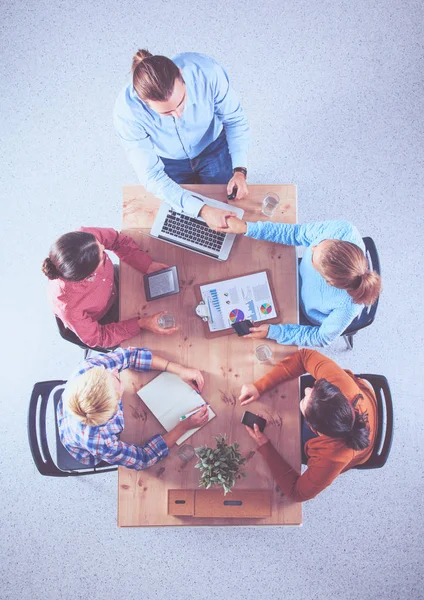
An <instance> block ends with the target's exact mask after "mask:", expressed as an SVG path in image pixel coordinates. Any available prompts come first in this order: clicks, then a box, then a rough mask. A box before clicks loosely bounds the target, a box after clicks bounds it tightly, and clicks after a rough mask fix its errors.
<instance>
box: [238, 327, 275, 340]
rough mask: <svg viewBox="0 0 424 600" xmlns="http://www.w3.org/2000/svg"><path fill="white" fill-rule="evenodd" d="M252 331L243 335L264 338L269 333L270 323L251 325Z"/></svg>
mask: <svg viewBox="0 0 424 600" xmlns="http://www.w3.org/2000/svg"><path fill="white" fill-rule="evenodd" d="M249 331H250V333H248V334H247V335H245V336H243V337H245V338H250V339H252V340H263V339H264V338H266V336H267V335H268V331H269V325H259V327H250V329H249Z"/></svg>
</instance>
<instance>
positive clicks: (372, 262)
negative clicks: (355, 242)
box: [299, 237, 381, 350]
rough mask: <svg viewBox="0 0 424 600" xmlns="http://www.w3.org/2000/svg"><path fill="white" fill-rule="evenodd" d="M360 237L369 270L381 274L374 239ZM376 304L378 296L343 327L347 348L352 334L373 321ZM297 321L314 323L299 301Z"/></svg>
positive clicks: (349, 347)
mask: <svg viewBox="0 0 424 600" xmlns="http://www.w3.org/2000/svg"><path fill="white" fill-rule="evenodd" d="M362 239H363V240H364V244H365V256H366V257H367V260H368V265H369V268H370V270H371V271H376V272H377V273H378V274H379V275H381V271H380V259H379V257H378V252H377V248H376V245H375V243H374V240H373V239H372V238H370V237H364V238H362ZM299 262H300V260H299ZM377 306H378V298H377V300H376V301H375V302H374V304H373V305H372V306H365V307H364V308H363V310H362V312H361V314H360V315H359V316H358V317H356V318H355V319H354V320H353V321H352V323H351V324H350V325H349V327H348V328H347V329H345V331H344V332H343V333H342V337H343V338H344V340H345V342H346V345H347V347H348V349H349V350H352V349H353V336H354V335H355V334H356V333H358V331H360V330H361V329H364V328H365V327H369V325H371V324H372V323H373V322H374V319H375V314H376V312H377ZM299 323H300V324H301V325H315V323H311V321H309V319H308V317H307V316H306V315H305V313H304V312H303V311H302V308H301V305H300V303H299Z"/></svg>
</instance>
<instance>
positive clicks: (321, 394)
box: [239, 348, 377, 502]
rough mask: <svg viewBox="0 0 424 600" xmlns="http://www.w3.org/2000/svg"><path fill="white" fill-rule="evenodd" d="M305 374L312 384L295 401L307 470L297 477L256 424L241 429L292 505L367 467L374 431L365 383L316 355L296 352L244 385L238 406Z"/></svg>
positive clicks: (373, 402) (371, 398)
mask: <svg viewBox="0 0 424 600" xmlns="http://www.w3.org/2000/svg"><path fill="white" fill-rule="evenodd" d="M304 373H310V374H311V375H312V376H313V377H314V378H315V380H316V381H315V384H314V386H313V387H312V388H306V390H305V397H304V398H303V399H302V400H301V402H300V411H301V413H302V421H303V422H302V449H303V453H304V455H305V457H306V461H307V462H306V461H305V462H306V464H307V466H308V468H307V470H306V471H305V472H304V473H303V474H302V475H300V474H299V473H298V472H297V471H296V470H295V469H293V468H292V467H291V466H290V465H289V464H288V463H287V462H286V461H285V460H284V458H283V457H282V456H281V455H280V454H279V453H278V452H277V450H276V449H275V448H274V446H273V445H272V444H271V442H270V441H269V439H268V438H267V437H266V435H264V434H263V433H261V432H260V431H259V428H258V427H257V425H255V429H253V430H252V429H250V428H249V427H246V429H247V431H248V433H249V435H250V436H251V437H252V438H253V439H254V440H255V442H256V443H257V444H258V451H259V453H260V454H261V455H262V456H263V457H264V459H265V460H266V462H267V464H268V466H269V468H270V470H271V473H272V475H273V477H274V479H275V480H276V482H277V483H278V485H279V486H280V488H281V491H282V492H283V493H284V494H285V495H286V496H289V497H290V498H292V499H293V500H295V501H296V502H304V501H305V500H310V499H311V498H314V497H315V496H316V495H317V494H319V493H320V492H321V491H322V490H323V489H325V488H326V487H327V486H329V485H330V483H332V481H334V479H335V478H336V477H337V476H338V475H339V474H340V473H344V472H345V471H348V470H349V469H351V468H352V467H354V466H355V465H358V464H361V463H364V462H366V461H367V460H368V458H369V457H370V455H371V453H372V449H373V447H374V443H375V434H376V429H377V402H376V399H375V395H374V391H373V390H372V388H371V387H370V384H368V383H367V382H366V381H365V380H363V379H359V378H358V377H355V375H354V374H353V373H352V372H351V371H344V370H343V369H342V368H341V367H339V366H338V365H337V364H336V363H335V362H334V361H332V360H331V359H329V358H327V357H326V356H324V355H323V354H321V353H320V352H317V351H316V350H308V349H306V348H304V349H302V350H298V351H297V352H295V353H294V354H292V355H291V356H288V357H287V358H285V359H284V360H283V361H281V362H280V363H279V364H278V365H277V366H276V367H274V368H273V369H272V370H271V371H270V372H269V373H268V374H267V375H265V376H264V377H262V378H261V379H259V380H258V381H256V382H255V383H253V384H252V383H250V384H245V385H243V387H242V388H241V394H240V398H239V400H240V401H241V404H242V405H246V404H249V403H250V402H253V401H255V400H258V399H259V397H260V396H261V395H262V394H264V393H265V392H267V391H268V390H270V389H271V388H273V387H274V386H276V385H278V384H279V383H282V382H283V381H287V380H289V379H294V378H296V377H300V376H301V375H303V374H304Z"/></svg>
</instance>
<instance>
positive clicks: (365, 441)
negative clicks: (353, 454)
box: [344, 410, 370, 450]
mask: <svg viewBox="0 0 424 600" xmlns="http://www.w3.org/2000/svg"><path fill="white" fill-rule="evenodd" d="M369 437H370V432H369V428H368V426H367V415H361V414H359V412H358V411H356V410H355V422H354V424H353V427H352V429H351V430H350V431H347V432H346V434H345V436H344V439H345V442H346V446H347V447H348V448H352V449H353V450H364V449H365V448H368V446H369V445H370V439H369Z"/></svg>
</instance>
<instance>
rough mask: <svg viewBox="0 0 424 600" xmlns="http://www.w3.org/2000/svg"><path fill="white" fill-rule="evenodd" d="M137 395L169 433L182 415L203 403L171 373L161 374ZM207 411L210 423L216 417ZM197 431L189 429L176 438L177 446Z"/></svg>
mask: <svg viewBox="0 0 424 600" xmlns="http://www.w3.org/2000/svg"><path fill="white" fill-rule="evenodd" d="M137 393H138V395H139V397H140V398H141V400H143V402H144V404H145V405H146V406H147V408H149V409H150V410H151V411H152V413H153V414H154V415H155V417H156V418H157V420H158V421H159V423H160V424H161V425H162V426H163V427H165V429H166V431H170V430H171V429H173V428H174V427H175V426H176V425H178V423H179V422H180V417H181V416H182V415H186V414H187V413H189V412H190V411H191V410H193V409H194V408H197V407H198V406H200V405H201V404H203V403H204V400H203V398H202V396H201V395H200V394H199V393H198V392H196V391H195V390H193V388H191V387H190V386H189V385H188V384H187V383H185V382H184V381H182V380H181V379H180V378H179V377H178V375H174V374H173V373H161V374H160V375H158V376H157V377H155V378H154V379H152V381H150V382H149V383H148V384H147V385H145V386H144V387H143V388H141V390H140V391H139V392H137ZM208 409H209V421H210V420H211V419H213V418H214V417H215V416H216V415H215V413H214V412H213V410H212V409H211V407H210V406H209V407H208ZM209 421H208V422H209ZM199 429H200V427H196V428H195V429H189V431H187V432H186V433H185V434H184V435H182V436H181V437H180V438H178V440H177V444H178V445H180V444H182V443H183V442H185V440H187V439H188V438H189V437H190V436H192V435H193V433H196V431H199Z"/></svg>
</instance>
